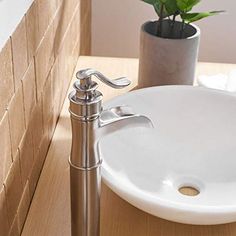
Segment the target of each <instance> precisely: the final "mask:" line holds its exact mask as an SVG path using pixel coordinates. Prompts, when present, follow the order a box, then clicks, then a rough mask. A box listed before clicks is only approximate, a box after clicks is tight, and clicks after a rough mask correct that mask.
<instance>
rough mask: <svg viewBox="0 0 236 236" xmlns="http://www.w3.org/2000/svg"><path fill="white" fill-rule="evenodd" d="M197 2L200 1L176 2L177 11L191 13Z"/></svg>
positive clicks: (177, 0) (181, 0)
mask: <svg viewBox="0 0 236 236" xmlns="http://www.w3.org/2000/svg"><path fill="white" fill-rule="evenodd" d="M199 2H200V0H176V3H177V6H178V8H179V10H180V11H182V12H184V13H186V12H189V11H191V10H192V8H193V7H194V6H195V5H197V4H198V3H199Z"/></svg>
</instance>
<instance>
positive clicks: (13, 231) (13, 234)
mask: <svg viewBox="0 0 236 236" xmlns="http://www.w3.org/2000/svg"><path fill="white" fill-rule="evenodd" d="M9 236H20V232H19V228H18V224H17V216H15V218H14V220H13V223H12V225H11V228H10V232H9Z"/></svg>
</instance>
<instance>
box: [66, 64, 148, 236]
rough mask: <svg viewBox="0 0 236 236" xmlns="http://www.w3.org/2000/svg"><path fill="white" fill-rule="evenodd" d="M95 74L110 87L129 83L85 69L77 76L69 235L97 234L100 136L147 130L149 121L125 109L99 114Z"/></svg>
mask: <svg viewBox="0 0 236 236" xmlns="http://www.w3.org/2000/svg"><path fill="white" fill-rule="evenodd" d="M92 75H94V76H96V77H97V78H99V79H100V80H101V81H102V82H103V83H105V84H107V85H109V86H111V87H113V88H123V87H126V86H128V85H129V84H130V81H129V80H127V79H126V78H123V77H122V78H118V79H115V80H109V79H108V78H106V77H105V76H104V75H102V74H101V73H100V72H97V71H94V70H92V69H86V70H82V71H79V72H78V73H77V75H76V76H77V79H78V81H77V82H75V83H74V88H75V91H73V92H71V93H70V95H69V99H70V109H69V111H70V114H71V125H72V147H71V156H70V159H69V163H70V192H71V194H70V195H71V235H72V236H99V235H100V227H99V225H100V192H101V159H100V156H99V153H98V145H97V143H98V140H99V137H101V136H104V135H107V134H109V133H112V132H115V131H117V130H120V129H122V128H126V127H130V126H132V127H135V126H145V127H150V124H151V121H150V120H149V119H148V118H146V117H144V116H140V115H137V114H134V113H133V112H132V111H131V110H130V109H129V108H127V107H115V108H111V109H109V110H106V111H102V105H101V103H102V94H101V93H100V92H99V91H97V90H96V88H97V86H98V85H97V83H96V82H94V81H92V80H91V76H92Z"/></svg>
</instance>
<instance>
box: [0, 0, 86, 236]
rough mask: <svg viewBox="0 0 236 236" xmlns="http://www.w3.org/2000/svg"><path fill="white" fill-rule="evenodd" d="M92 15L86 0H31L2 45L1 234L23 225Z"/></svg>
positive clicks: (83, 47) (0, 62)
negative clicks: (23, 14)
mask: <svg viewBox="0 0 236 236" xmlns="http://www.w3.org/2000/svg"><path fill="white" fill-rule="evenodd" d="M90 18H91V2H90V0H79V1H78V0H70V1H67V0H50V1H48V0H34V2H33V3H32V5H31V7H30V8H29V10H28V11H27V13H26V14H25V16H24V17H23V18H22V19H21V21H20V23H19V25H18V26H17V28H16V30H15V32H14V33H13V34H12V35H11V37H10V38H9V40H8V41H7V42H6V44H5V46H4V47H3V49H2V50H1V51H0V64H1V68H0V235H14V236H17V235H20V232H21V231H22V228H23V225H24V221H25V218H26V216H27V212H28V209H29V206H30V202H31V199H32V197H33V194H34V191H35V188H36V186H37V181H38V178H39V176H40V172H41V169H42V167H43V164H44V160H45V157H46V154H47V150H48V147H49V143H50V140H51V138H52V135H53V132H54V129H55V125H56V122H57V119H58V116H59V113H60V110H61V107H62V104H63V102H64V99H65V95H66V91H67V89H68V86H69V82H70V79H71V76H72V73H73V70H74V68H75V65H76V62H77V59H78V56H79V55H82V54H83V55H88V54H89V53H90V48H91V45H90V44H91V43H90V42H91V32H90V31H91V19H90ZM83 34H84V35H83Z"/></svg>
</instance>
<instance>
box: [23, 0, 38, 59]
mask: <svg viewBox="0 0 236 236" xmlns="http://www.w3.org/2000/svg"><path fill="white" fill-rule="evenodd" d="M37 13H38V4H37V1H34V2H33V3H32V5H31V7H30V9H29V10H28V11H27V13H26V16H25V18H26V33H27V34H26V35H27V50H28V61H29V62H30V61H31V60H32V59H33V56H35V53H36V50H37V48H38V46H39V43H40V41H41V40H42V37H40V36H39V24H38V14H37Z"/></svg>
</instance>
